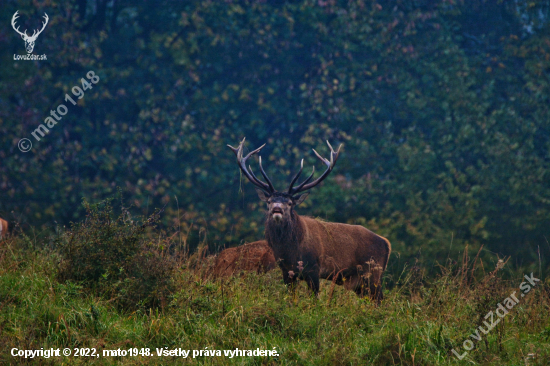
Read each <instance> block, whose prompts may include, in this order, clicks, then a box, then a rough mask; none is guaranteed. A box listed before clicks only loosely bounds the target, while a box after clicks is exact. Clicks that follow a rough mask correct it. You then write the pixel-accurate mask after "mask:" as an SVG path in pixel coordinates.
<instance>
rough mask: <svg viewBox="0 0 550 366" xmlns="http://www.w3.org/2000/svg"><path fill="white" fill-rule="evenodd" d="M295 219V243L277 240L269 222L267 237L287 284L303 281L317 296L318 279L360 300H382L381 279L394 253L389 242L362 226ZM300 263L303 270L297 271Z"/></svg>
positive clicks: (307, 218) (298, 217) (311, 219)
mask: <svg viewBox="0 0 550 366" xmlns="http://www.w3.org/2000/svg"><path fill="white" fill-rule="evenodd" d="M296 216H297V217H296V219H297V220H296V221H295V222H294V224H295V225H296V231H294V233H295V234H294V235H295V236H294V240H292V239H291V238H288V237H287V238H285V239H286V240H284V241H280V240H277V239H278V238H277V236H278V235H277V233H276V232H273V231H276V230H277V229H276V228H273V229H274V230H270V229H271V227H272V225H270V224H269V222H268V223H267V225H266V237H267V238H268V242H269V243H270V244H271V247H272V249H273V252H274V254H275V259H276V260H277V261H278V262H279V266H280V268H281V270H282V271H283V280H284V281H285V283H292V282H294V281H295V280H297V279H299V278H301V279H304V280H306V281H307V282H308V285H310V287H313V290H315V291H316V292H317V291H318V286H319V285H318V283H319V282H318V281H319V278H324V279H327V280H334V281H335V282H336V284H339V285H342V284H343V285H344V287H345V288H346V289H348V290H352V291H354V292H355V293H357V294H358V295H359V296H364V295H369V296H370V297H372V298H373V299H375V300H377V301H380V300H382V298H383V295H382V288H381V277H382V274H383V272H384V270H385V269H386V266H387V264H388V259H389V256H390V253H391V244H390V242H389V241H388V240H387V239H386V238H384V237H382V236H379V235H377V234H375V233H373V232H372V231H370V230H368V229H366V228H365V227H363V226H359V225H348V224H341V223H333V222H325V221H321V220H318V219H313V218H311V217H307V216H298V215H296ZM299 262H301V263H302V266H301V267H303V269H301V268H299V267H298V265H299ZM289 272H290V274H291V275H289ZM315 285H316V286H315ZM315 287H317V288H315Z"/></svg>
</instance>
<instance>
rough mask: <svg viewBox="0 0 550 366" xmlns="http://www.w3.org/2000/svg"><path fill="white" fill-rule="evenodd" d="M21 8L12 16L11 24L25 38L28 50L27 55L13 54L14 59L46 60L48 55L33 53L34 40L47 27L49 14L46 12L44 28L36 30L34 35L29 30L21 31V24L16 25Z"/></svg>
mask: <svg viewBox="0 0 550 366" xmlns="http://www.w3.org/2000/svg"><path fill="white" fill-rule="evenodd" d="M18 13H19V10H18V11H16V12H15V14H13V17H12V18H11V26H12V27H13V29H14V30H15V31H16V32H17V33H18V34H19V35H20V36H21V38H23V41H25V49H26V50H27V54H26V55H15V54H14V55H13V59H14V60H32V61H38V60H46V59H47V58H46V55H32V51H33V50H34V42H36V39H37V38H38V36H39V35H40V33H42V31H43V30H44V28H46V24H48V20H50V18H48V14H46V13H44V20H45V21H44V22H42V29H40V30H34V31H33V33H32V36H29V35H28V34H27V30H25V31H24V32H21V31H19V26H17V27H16V24H15V23H16V20H17V18H18V17H19V14H18Z"/></svg>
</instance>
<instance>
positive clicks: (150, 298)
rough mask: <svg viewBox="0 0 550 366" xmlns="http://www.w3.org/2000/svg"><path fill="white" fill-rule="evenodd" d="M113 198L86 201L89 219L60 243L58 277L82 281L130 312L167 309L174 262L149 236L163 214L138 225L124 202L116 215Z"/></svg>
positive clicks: (64, 235) (75, 227) (85, 286)
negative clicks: (149, 230)
mask: <svg viewBox="0 0 550 366" xmlns="http://www.w3.org/2000/svg"><path fill="white" fill-rule="evenodd" d="M112 200H113V199H107V200H105V201H102V202H100V203H98V204H90V203H88V202H87V201H84V203H83V205H84V207H85V209H86V212H87V216H86V220H85V221H83V222H82V223H78V224H73V225H72V227H71V229H70V230H68V231H67V232H65V233H64V234H63V235H62V236H61V237H60V238H59V239H58V240H57V245H58V248H59V250H60V253H61V255H62V258H63V259H62V261H61V263H60V266H59V272H58V279H59V280H60V281H61V282H66V281H74V282H78V283H80V284H81V285H82V286H83V287H84V288H85V289H87V290H92V291H93V292H94V293H95V294H97V295H102V296H107V297H109V299H110V300H114V301H115V302H116V303H117V304H118V305H119V306H121V307H123V308H126V309H136V308H150V307H156V306H161V307H163V306H164V304H165V302H166V300H167V298H168V297H169V296H170V294H171V292H172V284H171V282H170V277H171V275H172V272H173V270H174V268H175V259H174V257H173V256H171V255H169V253H168V251H167V249H166V248H165V247H164V246H163V245H156V244H153V243H152V242H151V241H150V240H149V239H148V237H147V235H146V229H147V227H149V226H153V225H155V224H156V223H157V221H158V219H159V215H160V213H161V212H160V211H157V212H155V213H154V214H153V215H151V216H150V217H149V218H147V219H146V220H142V223H141V224H138V223H137V222H136V221H134V220H132V218H131V216H130V212H129V211H128V209H127V208H125V207H124V206H122V204H121V212H120V214H119V215H118V216H116V217H115V214H114V212H113V206H112Z"/></svg>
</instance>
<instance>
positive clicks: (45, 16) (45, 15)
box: [33, 13, 50, 37]
mask: <svg viewBox="0 0 550 366" xmlns="http://www.w3.org/2000/svg"><path fill="white" fill-rule="evenodd" d="M44 20H45V22H42V29H40V30H39V31H38V33H37V34H36V36H37V37H38V35H39V34H40V33H42V32H43V31H44V28H46V25H47V24H48V21H49V20H50V18H49V17H48V14H46V13H44ZM35 32H36V31H35ZM33 37H34V33H33Z"/></svg>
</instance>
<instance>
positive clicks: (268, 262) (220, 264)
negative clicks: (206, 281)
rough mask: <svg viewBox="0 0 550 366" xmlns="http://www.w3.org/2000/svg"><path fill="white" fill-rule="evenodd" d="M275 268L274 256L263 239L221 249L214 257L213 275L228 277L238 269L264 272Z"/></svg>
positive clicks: (238, 270)
mask: <svg viewBox="0 0 550 366" xmlns="http://www.w3.org/2000/svg"><path fill="white" fill-rule="evenodd" d="M273 268H275V257H274V256H273V252H272V251H271V248H270V247H269V245H267V242H266V241H265V240H259V241H255V242H252V243H249V244H245V245H240V246H238V247H233V248H228V249H225V250H222V251H221V252H220V254H218V256H217V257H216V263H215V264H214V270H213V275H214V277H228V276H232V275H234V274H236V273H238V272H240V271H256V272H257V273H266V272H267V271H270V270H272V269H273Z"/></svg>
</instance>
